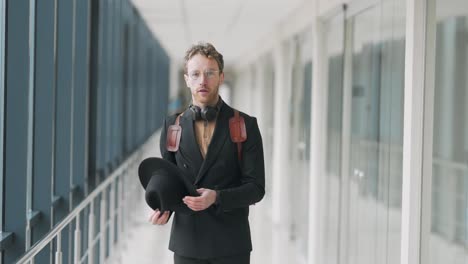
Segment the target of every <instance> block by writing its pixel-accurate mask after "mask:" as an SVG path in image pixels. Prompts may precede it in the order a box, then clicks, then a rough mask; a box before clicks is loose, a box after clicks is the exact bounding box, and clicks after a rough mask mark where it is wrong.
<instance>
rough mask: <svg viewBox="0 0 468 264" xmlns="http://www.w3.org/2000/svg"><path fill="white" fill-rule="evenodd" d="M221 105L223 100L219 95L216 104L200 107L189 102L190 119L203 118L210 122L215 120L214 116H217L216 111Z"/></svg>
mask: <svg viewBox="0 0 468 264" xmlns="http://www.w3.org/2000/svg"><path fill="white" fill-rule="evenodd" d="M222 105H223V100H222V99H221V97H220V98H219V99H218V103H217V104H216V106H207V107H205V108H203V109H202V108H200V107H199V106H196V105H193V104H190V106H189V109H190V110H191V112H192V119H193V120H194V121H198V120H205V121H208V122H210V121H213V120H215V118H216V116H218V113H219V111H220V109H221V106H222Z"/></svg>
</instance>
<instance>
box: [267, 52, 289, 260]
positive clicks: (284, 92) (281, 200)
mask: <svg viewBox="0 0 468 264" xmlns="http://www.w3.org/2000/svg"><path fill="white" fill-rule="evenodd" d="M288 56H289V52H288V45H287V44H284V45H283V44H282V43H278V45H277V46H276V47H275V49H274V54H273V60H274V67H275V68H274V69H275V70H274V72H275V78H274V81H275V83H274V93H275V100H274V107H273V110H274V112H273V115H274V117H273V119H274V126H273V127H274V132H273V134H274V137H273V162H272V165H273V170H272V171H273V173H272V174H273V175H272V176H273V183H272V201H273V211H272V213H273V214H272V218H273V219H272V220H273V221H272V222H273V230H274V236H273V256H272V259H273V262H274V263H285V262H284V260H285V258H287V257H288V256H289V254H290V252H289V249H288V248H284V246H285V245H289V244H290V243H289V235H288V234H289V229H290V224H291V214H292V213H293V212H291V210H290V207H291V201H290V195H289V190H290V188H289V182H290V181H292V180H294V175H292V173H291V169H290V163H289V155H288V152H289V148H288V143H289V135H290V127H289V121H290V120H289V119H290V118H289V116H290V115H289V107H290V105H289V97H290V93H291V82H290V79H291V69H292V68H291V65H289V64H288V63H290V60H289V59H288Z"/></svg>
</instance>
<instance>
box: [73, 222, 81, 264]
mask: <svg viewBox="0 0 468 264" xmlns="http://www.w3.org/2000/svg"><path fill="white" fill-rule="evenodd" d="M75 225H76V226H75V247H74V256H75V261H74V263H75V264H79V263H80V258H81V231H80V230H81V229H80V214H78V215H77V216H76V223H75Z"/></svg>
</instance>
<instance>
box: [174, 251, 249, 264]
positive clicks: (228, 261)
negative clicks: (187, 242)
mask: <svg viewBox="0 0 468 264" xmlns="http://www.w3.org/2000/svg"><path fill="white" fill-rule="evenodd" d="M174 264H250V252H249V253H247V254H243V255H235V256H228V257H222V258H214V259H195V258H187V257H183V256H180V255H177V254H175V253H174Z"/></svg>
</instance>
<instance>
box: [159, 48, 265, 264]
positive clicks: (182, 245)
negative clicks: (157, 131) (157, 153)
mask: <svg viewBox="0 0 468 264" xmlns="http://www.w3.org/2000/svg"><path fill="white" fill-rule="evenodd" d="M223 68H224V62H223V56H222V55H221V54H220V53H218V51H216V49H215V48H214V47H213V45H211V44H209V43H199V44H197V45H194V46H192V47H191V48H190V49H189V50H188V51H187V52H186V56H185V69H184V70H185V74H184V78H185V82H186V84H187V86H188V88H190V92H191V94H192V105H191V106H190V107H189V108H188V109H187V110H185V111H184V112H183V113H182V114H177V115H173V116H169V117H167V118H166V120H165V122H164V126H163V129H162V133H161V140H160V149H161V154H162V157H163V158H164V159H166V160H169V161H170V162H173V163H174V164H176V165H177V166H178V167H179V168H180V169H182V170H183V171H184V172H185V176H186V177H189V178H190V180H191V181H192V182H193V184H194V186H195V187H196V188H197V192H198V193H199V194H200V196H196V197H195V196H186V197H184V198H183V202H184V203H185V205H186V206H187V207H188V208H190V209H191V210H188V211H189V212H191V213H188V214H185V213H178V212H177V213H175V214H174V220H173V224H172V230H171V238H170V242H169V249H170V250H171V251H173V252H174V263H175V264H195V263H197V264H248V263H250V251H251V250H252V243H251V238H250V228H249V222H248V214H249V205H252V204H254V203H257V202H259V201H260V200H261V199H262V198H263V196H264V194H265V169H264V161H263V146H262V138H261V135H260V131H259V129H258V125H257V121H256V119H255V118H254V117H250V116H248V115H246V114H244V113H239V115H240V116H241V117H243V118H244V123H245V130H246V132H247V133H246V134H247V138H246V139H245V141H244V142H242V143H236V142H233V140H232V138H231V136H232V135H230V134H231V132H230V124H229V120H230V119H231V118H232V117H234V116H235V110H234V109H232V108H231V107H229V106H228V105H227V104H226V103H224V102H223V101H222V99H221V97H220V96H219V94H218V92H219V86H220V85H221V84H222V83H223V81H224V72H223ZM177 118H178V122H179V124H180V127H181V129H182V132H181V137H180V143H179V145H178V148H177V149H176V150H175V151H169V150H168V146H167V143H166V142H167V138H166V137H167V135H168V133H167V129H168V127H169V126H170V125H174V124H175V123H176V119H177ZM170 215H171V213H170V212H168V211H166V212H162V213H161V212H159V211H158V210H155V211H154V212H153V213H152V215H151V217H150V221H151V222H152V223H153V224H158V225H163V224H166V223H167V221H168V219H169V218H170Z"/></svg>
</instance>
